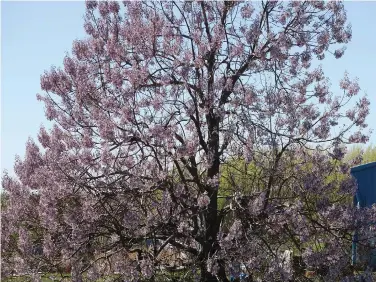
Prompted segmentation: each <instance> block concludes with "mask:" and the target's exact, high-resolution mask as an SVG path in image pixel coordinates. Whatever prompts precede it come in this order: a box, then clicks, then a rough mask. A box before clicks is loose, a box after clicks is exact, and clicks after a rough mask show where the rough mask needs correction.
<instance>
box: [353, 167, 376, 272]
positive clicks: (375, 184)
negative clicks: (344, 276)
mask: <svg viewBox="0 0 376 282" xmlns="http://www.w3.org/2000/svg"><path fill="white" fill-rule="evenodd" d="M351 174H352V176H353V177H354V178H355V179H356V182H357V184H358V189H357V192H356V195H355V197H354V205H355V206H357V207H371V206H372V205H373V204H376V162H372V163H368V164H364V165H360V166H356V167H353V168H352V169H351ZM370 224H371V222H370ZM375 235H376V234H375ZM357 239H358V238H357V234H355V235H354V242H353V246H352V261H353V263H356V262H357V261H358V260H359V259H361V258H360V257H359V258H358V257H357V256H358V255H359V254H358V250H357V249H358V246H357V244H356V241H357ZM362 257H363V255H362ZM365 257H366V260H367V261H368V264H369V265H370V266H372V267H373V268H375V267H376V250H373V251H372V252H371V254H369V255H366V256H365Z"/></svg>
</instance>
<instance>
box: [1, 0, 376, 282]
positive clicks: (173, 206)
mask: <svg viewBox="0 0 376 282" xmlns="http://www.w3.org/2000/svg"><path fill="white" fill-rule="evenodd" d="M123 4H124V5H122V7H120V4H119V3H118V2H98V3H97V2H87V11H86V15H85V25H84V27H85V30H86V32H87V34H88V37H87V38H86V39H84V40H77V41H75V42H74V43H73V50H72V55H71V56H67V57H66V58H65V59H64V67H63V69H59V68H55V67H53V68H51V70H50V71H48V72H46V73H45V74H44V75H42V76H41V87H42V89H43V90H44V91H45V94H44V95H38V99H39V100H41V101H43V102H44V103H45V108H46V117H47V118H48V119H49V120H51V121H53V122H54V125H53V127H52V128H51V129H50V130H46V129H45V128H43V127H42V128H41V130H40V133H39V143H40V144H41V146H42V147H40V146H39V145H37V144H36V143H35V142H34V141H32V140H29V141H28V143H27V145H26V155H25V158H24V159H23V160H21V159H17V160H16V164H15V172H16V174H17V179H14V178H11V177H9V176H8V175H6V174H5V176H4V178H3V186H4V187H5V189H6V190H7V192H8V193H9V207H8V208H7V209H6V217H7V220H9V228H8V229H9V230H6V232H3V234H2V236H3V237H4V239H5V240H9V238H10V234H14V233H16V234H18V250H17V252H18V254H19V256H18V261H17V263H18V264H19V265H23V267H24V269H26V267H28V268H30V269H31V270H34V271H36V270H38V269H41V268H43V267H45V266H46V265H49V267H50V269H54V270H59V267H60V265H61V263H62V262H69V263H71V264H72V266H73V268H72V275H73V280H74V281H80V280H82V273H84V272H87V273H88V277H89V279H90V280H94V279H95V277H100V276H103V275H106V274H110V273H114V272H116V273H118V274H119V275H123V276H124V277H126V279H127V280H130V281H142V280H143V279H149V280H151V281H153V280H154V281H155V280H156V279H158V277H160V275H162V274H163V273H165V272H166V270H167V269H168V265H167V264H166V261H165V260H164V259H163V258H162V253H163V252H164V250H165V249H166V248H169V247H171V248H173V249H174V252H176V253H184V255H185V256H186V257H187V259H186V261H185V262H184V264H185V265H184V266H185V270H184V271H185V272H187V273H191V274H193V273H196V274H197V275H198V279H199V280H200V281H228V279H229V274H230V273H231V272H233V271H234V269H236V267H235V266H236V264H238V263H239V262H243V263H244V264H245V266H246V269H247V273H248V274H249V278H248V279H249V281H254V280H257V279H258V281H260V280H261V281H288V280H298V279H304V276H303V274H302V273H301V272H299V271H296V269H294V267H293V266H292V264H291V262H290V261H289V260H288V259H287V258H286V257H284V256H282V255H281V253H282V252H283V251H285V250H289V249H291V248H294V249H297V250H299V252H300V253H301V255H302V259H303V260H304V262H305V264H306V265H307V266H308V267H311V268H313V269H317V270H321V274H320V275H321V276H322V277H323V279H324V280H325V281H335V280H336V279H339V278H340V277H342V276H346V275H350V274H351V272H349V271H348V269H349V258H350V257H349V246H350V242H351V232H352V231H353V230H354V228H355V227H356V225H355V223H356V224H357V226H358V227H361V226H363V225H362V224H363V223H365V222H368V221H369V220H371V219H372V216H373V217H374V215H375V213H374V210H372V209H364V210H362V211H357V210H355V209H353V208H352V206H351V204H350V203H348V201H346V199H347V198H348V196H350V195H352V194H353V193H354V189H355V186H354V183H353V181H351V180H347V181H338V183H335V184H336V185H334V184H332V183H329V184H328V183H327V182H326V181H325V179H326V178H327V177H328V176H329V175H330V174H331V173H335V172H336V171H337V170H339V169H342V170H343V171H345V172H347V173H348V167H346V166H341V167H339V166H336V165H335V164H333V161H332V159H333V158H334V159H338V160H340V159H341V158H342V157H343V150H342V145H343V144H346V143H361V142H366V141H367V140H368V138H367V135H365V134H363V133H362V130H363V129H364V128H365V127H366V126H367V125H366V124H365V118H366V116H367V114H368V112H369V110H368V106H369V101H368V100H367V98H365V97H362V98H359V99H358V100H357V101H356V102H355V103H354V104H353V105H352V107H351V108H350V109H349V110H347V111H346V106H347V105H348V104H349V102H350V101H351V100H352V98H353V97H354V96H357V95H358V93H359V90H360V87H359V85H358V83H357V80H353V79H350V78H349V76H348V75H347V74H345V76H344V78H343V80H342V81H341V83H340V86H341V89H342V90H343V93H341V94H340V95H334V94H333V93H332V92H330V90H329V81H328V78H326V77H325V75H324V73H323V71H322V69H321V67H316V68H314V67H312V66H311V64H312V62H313V61H314V60H316V59H317V60H322V59H324V57H325V55H326V54H332V55H334V56H335V57H336V58H340V57H341V56H342V55H343V53H344V50H345V47H344V44H346V43H347V42H349V40H350V39H351V28H350V26H348V25H346V13H345V11H344V8H343V4H342V3H341V2H332V1H331V2H323V1H319V2H313V1H306V2H297V1H293V2H276V1H263V2H255V3H251V2H245V3H242V2H227V1H225V2H189V1H187V2H124V3H123ZM332 46H337V47H335V48H337V49H332V48H333V47H332ZM334 129H335V130H334ZM307 149H309V150H310V151H311V152H310V153H307V152H306V150H307ZM325 151H330V152H331V154H332V157H329V156H328V155H327V154H325V153H324V152H325ZM239 157H240V158H241V159H243V161H242V162H244V165H245V167H246V166H248V163H251V162H252V164H253V165H254V167H255V168H256V169H255V171H256V172H257V181H254V180H252V178H251V179H246V180H247V181H241V182H238V183H237V184H236V183H233V185H231V186H230V187H229V189H227V190H228V192H226V194H225V195H224V196H226V201H225V202H224V203H223V200H222V199H223V198H221V195H219V192H218V191H219V186H220V185H221V183H220V179H221V176H220V174H221V164H224V163H226V164H229V163H231V161H232V160H236V159H239ZM242 177H243V176H242ZM235 184H236V185H235ZM338 188H340V190H338ZM30 189H33V190H36V191H37V196H32V194H31V193H30ZM286 191H288V193H287V194H286ZM333 191H336V192H338V194H337V197H334V198H333V197H327V196H326V195H333V194H334V193H333ZM312 199H314V202H313V203H314V204H312ZM219 201H222V202H221V203H220V205H219ZM226 218H227V219H228V218H230V222H231V224H224V221H225V219H226ZM225 225H227V226H229V227H228V228H225ZM36 234H37V235H38V236H39V237H38V236H37V235H36ZM34 238H41V240H42V241H43V255H42V256H40V255H38V256H36V255H35V254H33V253H31V252H30V247H31V246H32V241H33V240H34ZM146 240H148V241H149V242H150V241H151V242H152V244H151V246H149V247H147V246H145V241H146ZM312 242H313V243H314V244H316V247H315V248H312V244H313V243H312ZM6 244H7V243H6ZM6 244H5V246H7V245H6ZM132 253H134V254H137V256H136V258H135V257H134V256H132V255H130V254H132ZM31 258H33V259H31ZM31 262H32V263H31ZM21 263H23V264H21ZM323 266H327V268H326V269H325V268H324V267H323ZM6 269H7V268H5V270H6ZM8 269H9V270H12V266H11V265H9V267H8ZM161 273H162V274H161ZM182 279H183V280H184V278H182Z"/></svg>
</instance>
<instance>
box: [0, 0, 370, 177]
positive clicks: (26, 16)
mask: <svg viewBox="0 0 376 282" xmlns="http://www.w3.org/2000/svg"><path fill="white" fill-rule="evenodd" d="M1 6H2V7H1V36H2V38H1V43H2V45H1V48H2V50H1V60H2V61H1V68H2V69H1V72H2V75H1V170H4V169H7V170H8V171H9V172H11V173H12V171H13V163H14V157H15V155H16V154H18V155H20V156H23V155H24V148H25V143H26V141H27V139H28V137H32V138H34V139H36V137H37V133H38V131H39V127H40V125H41V124H42V123H44V124H46V120H45V118H44V110H43V104H42V103H40V102H38V101H37V100H36V97H35V95H36V93H38V92H40V84H39V77H40V75H41V74H42V73H43V72H44V70H45V69H49V68H50V66H51V65H57V66H60V65H61V63H62V61H63V58H64V56H65V54H66V52H69V51H70V50H71V45H72V42H73V40H74V39H77V38H82V37H83V36H84V31H83V27H82V25H83V14H84V10H85V3H84V2H83V1H80V2H10V1H9V2H4V1H2V2H1ZM345 6H346V8H347V10H348V18H349V21H350V22H351V23H352V26H353V40H352V42H351V43H350V44H349V45H348V48H347V52H346V53H345V56H344V57H343V58H342V59H340V60H335V59H329V58H328V59H326V60H325V62H324V63H323V66H324V70H325V73H326V75H327V76H329V77H330V79H331V82H332V86H333V88H332V89H333V90H336V89H338V88H337V85H338V83H339V80H340V79H341V77H342V75H343V73H344V71H345V70H347V71H348V72H349V73H350V77H352V76H357V77H359V81H360V85H361V87H362V91H364V92H366V93H367V94H368V96H369V98H370V100H371V115H370V116H369V119H368V124H369V125H370V127H371V128H374V129H375V131H374V133H373V134H372V136H371V142H372V143H373V144H375V143H376V85H375V82H376V75H375V73H376V72H375V70H374V68H375V66H376V55H375V51H376V37H375V34H374V30H373V29H374V26H376V16H375V15H376V2H346V3H345Z"/></svg>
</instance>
